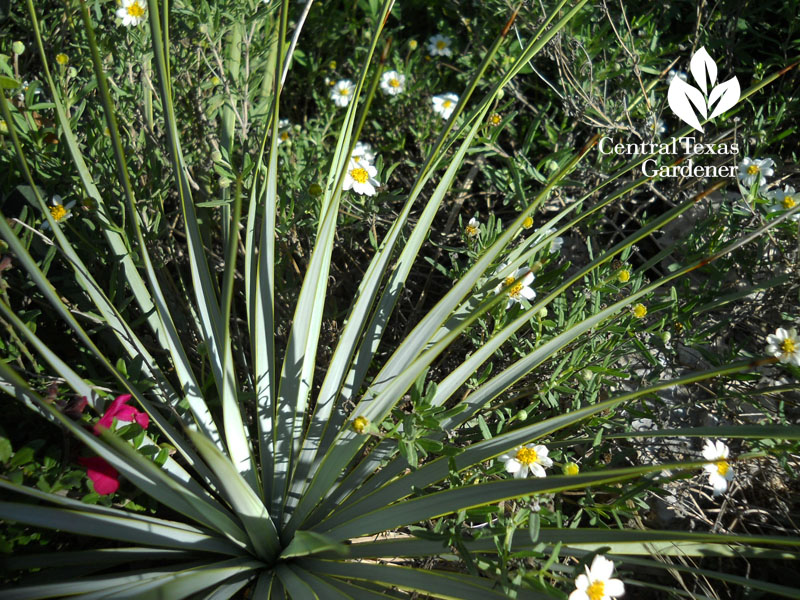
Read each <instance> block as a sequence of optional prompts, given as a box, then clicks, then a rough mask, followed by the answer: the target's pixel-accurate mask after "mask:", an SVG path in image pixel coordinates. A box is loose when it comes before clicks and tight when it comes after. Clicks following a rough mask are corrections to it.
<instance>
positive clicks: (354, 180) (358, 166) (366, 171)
mask: <svg viewBox="0 0 800 600" xmlns="http://www.w3.org/2000/svg"><path fill="white" fill-rule="evenodd" d="M377 174H378V170H377V169H376V168H375V167H373V166H372V165H370V164H368V163H366V162H364V161H363V160H362V161H356V160H350V164H349V165H347V173H345V176H344V185H343V186H342V189H343V190H353V191H354V192H355V193H356V194H361V195H362V196H374V195H375V188H376V187H377V186H379V185H380V183H378V180H377V179H375V176H376V175H377Z"/></svg>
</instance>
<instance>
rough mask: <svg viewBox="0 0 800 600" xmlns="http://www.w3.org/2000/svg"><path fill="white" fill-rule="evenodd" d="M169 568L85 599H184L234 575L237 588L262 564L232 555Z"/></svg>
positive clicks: (261, 567) (244, 583) (109, 586)
mask: <svg viewBox="0 0 800 600" xmlns="http://www.w3.org/2000/svg"><path fill="white" fill-rule="evenodd" d="M187 567H188V568H185V569H180V570H178V569H173V570H172V572H171V573H166V574H161V575H158V576H156V577H148V578H147V579H146V580H144V581H140V582H132V583H129V584H127V585H123V586H119V587H117V586H114V585H108V586H107V587H106V588H105V589H104V590H102V591H99V592H98V593H96V594H93V595H91V596H88V595H87V596H82V597H81V598H85V600H164V599H165V598H186V597H188V596H191V595H192V594H195V593H197V592H200V591H203V590H206V589H208V588H209V587H213V586H218V585H219V584H220V583H224V582H226V581H227V580H229V579H231V578H235V579H236V581H235V582H234V584H233V586H234V588H237V586H238V588H241V587H243V586H244V585H246V584H247V582H248V581H250V580H251V579H252V578H253V577H255V576H256V574H257V572H258V571H259V570H260V569H263V568H264V564H263V563H261V562H259V561H255V560H252V559H247V558H232V559H228V560H224V561H219V562H215V563H207V564H201V565H194V566H189V565H187Z"/></svg>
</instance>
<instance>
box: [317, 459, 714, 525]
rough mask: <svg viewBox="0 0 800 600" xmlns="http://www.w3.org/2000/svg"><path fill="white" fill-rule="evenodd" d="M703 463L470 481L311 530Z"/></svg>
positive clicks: (387, 520) (391, 520)
mask: <svg viewBox="0 0 800 600" xmlns="http://www.w3.org/2000/svg"><path fill="white" fill-rule="evenodd" d="M703 464H704V463H703V462H686V463H671V464H664V465H645V466H638V467H629V468H624V469H606V470H603V471H597V472H591V473H581V474H579V475H571V476H567V475H563V476H562V475H559V476H548V477H542V478H534V479H528V480H525V479H513V480H504V481H494V482H490V483H482V484H476V485H469V486H465V487H459V488H453V489H449V490H444V491H440V492H434V493H431V494H426V495H425V496H422V497H419V498H412V499H410V500H405V501H403V502H399V503H397V504H392V505H390V506H385V507H382V508H378V509H375V510H372V511H370V512H368V513H362V514H361V515H359V516H356V517H354V518H352V519H351V520H349V521H347V522H345V523H342V524H341V525H337V526H335V527H331V528H328V527H325V526H324V525H320V526H319V527H318V528H315V529H314V530H315V531H319V532H320V533H325V534H326V535H328V536H330V537H331V538H333V539H337V540H346V539H351V538H355V537H358V536H362V535H369V534H370V533H375V532H377V531H383V530H385V529H390V528H395V527H400V526H402V525H410V524H413V523H418V522H420V521H424V520H425V519H432V518H434V517H439V516H442V515H446V514H450V513H453V512H456V511H459V510H463V509H467V508H473V507H476V506H482V505H485V504H493V503H497V502H500V501H502V500H509V499H512V498H518V497H520V496H527V495H538V494H547V493H556V492H561V491H564V490H570V489H579V488H585V487H589V486H593V485H602V484H606V483H614V482H619V481H624V480H626V479H633V478H635V477H639V476H641V475H644V474H646V473H651V472H653V471H662V470H665V469H676V470H679V469H691V468H699V467H702V466H703Z"/></svg>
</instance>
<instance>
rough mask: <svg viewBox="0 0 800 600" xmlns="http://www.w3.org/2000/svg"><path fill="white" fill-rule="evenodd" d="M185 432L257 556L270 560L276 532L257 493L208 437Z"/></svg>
mask: <svg viewBox="0 0 800 600" xmlns="http://www.w3.org/2000/svg"><path fill="white" fill-rule="evenodd" d="M186 433H187V435H188V437H189V439H190V440H191V441H192V442H193V443H194V444H195V445H196V446H197V450H198V451H199V452H200V454H201V455H202V456H203V457H204V458H205V459H206V461H207V462H208V464H209V466H210V467H211V469H212V470H213V471H214V472H215V473H216V474H217V477H218V478H219V479H220V482H221V485H222V491H223V493H224V494H225V497H226V499H227V500H228V502H229V503H230V504H231V506H232V507H233V509H234V511H235V512H236V514H237V516H238V517H239V520H241V521H242V523H243V524H244V528H245V531H246V532H247V535H248V537H249V538H250V541H251V542H252V544H253V547H254V548H255V550H256V553H257V555H258V556H259V557H261V558H263V559H265V560H272V559H274V558H275V557H276V556H277V555H278V553H279V552H280V544H279V541H278V532H277V530H276V528H275V524H274V523H273V521H272V519H271V518H270V515H269V512H268V511H267V509H266V507H265V506H264V503H263V502H262V501H261V498H260V496H259V494H257V493H256V492H255V490H253V489H252V488H251V487H250V486H249V485H248V484H247V482H246V481H245V480H244V479H243V477H242V476H241V475H240V474H239V473H238V472H237V470H236V468H235V465H233V463H231V461H230V459H229V458H228V457H227V456H225V455H224V454H222V453H221V452H220V451H219V449H217V447H216V446H214V444H213V443H212V442H211V441H210V440H208V439H207V438H205V437H204V436H203V435H201V434H199V433H196V432H194V431H187V432H186Z"/></svg>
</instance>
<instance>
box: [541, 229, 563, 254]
mask: <svg viewBox="0 0 800 600" xmlns="http://www.w3.org/2000/svg"><path fill="white" fill-rule="evenodd" d="M555 232H556V229H555V227H551V228H550V229H548V230H547V231H545V232H544V237H547V236H549V235H552V234H554V233H555ZM563 245H564V238H562V237H560V236H559V237H557V238H553V240H552V241H551V242H550V249H549V252H550V254H555V253H556V252H558V251H560V250H561V246H563Z"/></svg>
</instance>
